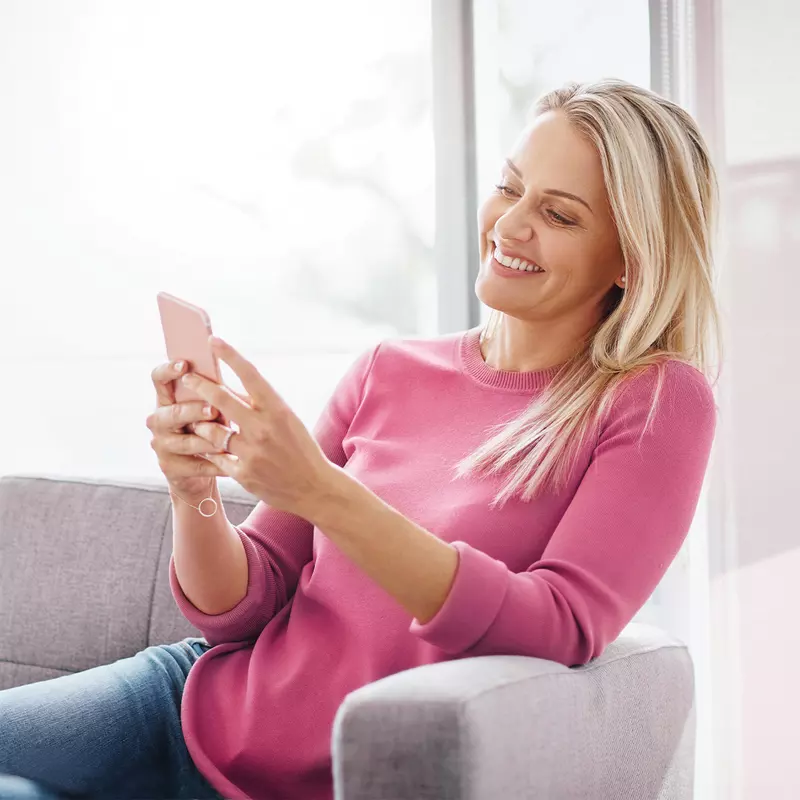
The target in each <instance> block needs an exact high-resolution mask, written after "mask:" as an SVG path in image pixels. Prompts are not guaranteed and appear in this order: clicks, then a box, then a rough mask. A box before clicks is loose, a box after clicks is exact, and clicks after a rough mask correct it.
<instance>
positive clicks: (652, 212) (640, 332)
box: [455, 78, 722, 506]
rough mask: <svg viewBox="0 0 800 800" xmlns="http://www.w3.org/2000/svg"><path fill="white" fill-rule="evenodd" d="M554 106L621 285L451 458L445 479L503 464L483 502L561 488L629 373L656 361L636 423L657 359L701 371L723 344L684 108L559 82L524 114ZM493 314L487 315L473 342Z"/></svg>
mask: <svg viewBox="0 0 800 800" xmlns="http://www.w3.org/2000/svg"><path fill="white" fill-rule="evenodd" d="M555 110H558V111H560V112H561V113H563V114H565V115H566V117H567V119H568V120H569V121H570V122H571V123H572V125H573V126H574V127H575V129H576V130H577V131H578V132H580V133H581V134H583V135H584V136H586V137H587V139H588V140H589V141H590V142H591V143H592V144H593V145H594V146H595V148H596V149H597V152H598V153H599V155H600V161H601V163H602V167H603V177H604V181H605V187H606V191H607V192H608V197H609V201H610V206H611V211H612V216H613V218H614V221H615V224H616V228H617V232H618V235H619V241H620V245H621V249H622V255H623V259H624V264H625V275H626V287H627V289H626V290H622V289H621V288H619V287H618V286H614V287H613V288H612V289H611V290H610V291H609V294H608V298H607V302H606V306H605V308H604V310H603V314H602V317H601V320H600V322H599V323H598V324H597V325H595V326H594V327H593V329H592V330H591V331H589V333H588V334H587V335H586V337H585V338H584V340H583V341H582V342H580V343H578V344H579V345H580V347H579V348H578V349H577V351H576V353H575V355H574V356H573V357H572V358H571V359H570V360H569V361H567V362H566V363H565V364H563V365H562V366H561V368H560V369H559V370H558V372H557V373H556V374H555V376H554V377H553V379H552V381H551V383H550V385H549V386H548V387H547V388H546V389H545V390H544V391H543V392H542V394H541V395H540V396H539V397H537V398H536V399H535V400H534V401H533V402H532V403H531V405H529V406H528V408H526V410H525V411H524V412H523V413H522V414H520V415H519V416H518V417H517V418H516V419H514V420H512V421H511V422H510V423H501V424H500V425H499V426H495V427H496V428H501V430H500V431H499V432H498V433H496V434H495V435H494V436H493V437H491V438H490V439H488V440H487V441H485V442H484V443H483V444H482V445H481V446H480V447H479V448H478V449H477V450H475V451H474V452H473V453H471V454H470V455H468V456H467V457H465V458H464V459H462V461H460V462H459V463H458V464H457V465H456V468H455V469H456V477H461V476H463V475H465V474H467V473H469V472H472V471H476V472H488V473H489V474H495V473H498V472H500V471H501V470H506V469H507V470H508V471H509V473H510V478H509V480H508V482H507V483H506V484H505V486H504V487H503V488H502V489H501V491H500V492H499V493H498V494H497V495H496V497H495V499H494V502H493V504H492V505H493V506H494V505H496V504H498V503H499V504H501V505H502V504H504V503H505V502H506V500H508V498H510V497H511V496H513V495H515V494H520V495H521V499H522V500H524V501H528V500H530V499H531V498H532V497H534V496H535V495H537V494H539V493H540V492H541V491H542V490H543V488H544V487H545V486H550V487H552V488H554V489H556V490H562V489H563V488H564V487H565V485H566V484H567V483H568V481H569V477H570V473H571V471H572V465H573V462H574V459H575V457H576V456H577V454H578V452H579V450H580V448H581V446H582V444H583V442H584V441H585V440H586V439H587V437H588V436H590V431H591V430H592V429H593V426H594V424H595V423H599V421H600V419H601V418H602V415H603V414H604V413H605V411H606V410H607V408H608V407H609V405H610V403H611V402H612V400H613V399H614V397H615V396H616V392H617V391H618V390H619V389H620V387H621V386H622V384H623V383H624V382H625V381H626V380H628V379H629V378H631V377H632V376H633V375H635V374H638V373H640V372H642V371H643V370H645V369H647V368H648V367H650V366H653V365H655V367H656V370H657V375H658V380H657V385H656V390H655V392H654V396H653V403H652V406H651V408H650V414H649V417H648V421H647V424H646V425H645V430H646V429H647V426H648V425H649V423H650V420H652V418H653V415H654V413H655V410H656V406H657V403H658V398H659V395H660V392H661V386H662V383H663V379H664V366H665V364H666V362H667V361H669V360H670V359H675V360H678V361H681V362H684V363H686V364H689V365H691V366H693V367H695V368H696V369H698V370H699V371H700V372H702V373H703V374H704V375H705V376H706V378H707V379H710V374H709V371H710V368H711V361H710V354H709V342H708V341H707V336H708V334H714V337H715V344H716V354H717V355H718V356H720V357H721V353H722V336H721V329H720V317H719V311H718V308H717V304H716V299H715V294H714V286H713V257H712V249H713V248H712V239H713V238H714V236H715V233H716V224H717V219H716V217H717V209H718V203H719V197H718V193H719V189H718V184H717V178H716V173H715V170H714V167H713V165H712V163H711V159H710V157H709V152H708V149H707V147H706V144H705V142H704V140H703V137H702V136H701V134H700V132H699V130H698V128H697V125H696V123H695V122H694V120H693V119H692V117H691V116H690V115H689V114H688V113H687V112H686V111H684V110H683V109H682V108H680V107H679V106H678V105H676V104H675V103H673V102H671V101H669V100H667V99H665V98H663V97H661V96H659V95H657V94H655V93H654V92H652V91H650V90H648V89H644V88H642V87H640V86H636V85H634V84H631V83H627V82H626V81H622V80H617V79H611V78H609V79H603V80H599V81H596V82H592V83H580V84H579V83H574V82H571V83H568V84H566V85H565V86H563V87H562V88H560V89H556V90H554V91H551V92H549V93H547V94H544V95H543V96H542V97H541V98H540V99H539V100H538V101H537V102H536V103H535V104H534V107H533V113H534V116H538V115H540V114H543V113H545V112H547V111H555ZM503 316H504V315H503V313H502V312H497V311H494V310H493V311H492V312H491V313H490V316H489V319H488V321H487V323H486V325H485V326H484V328H483V330H482V331H481V339H480V341H481V343H483V342H484V341H486V340H488V339H489V338H490V337H491V336H493V335H494V333H495V331H496V330H497V327H498V326H499V325H500V324H501V323H502V318H503ZM718 379H719V371H717V373H716V376H715V378H714V383H716V381H717V380H718ZM643 433H644V432H643Z"/></svg>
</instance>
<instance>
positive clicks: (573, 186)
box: [475, 111, 625, 335]
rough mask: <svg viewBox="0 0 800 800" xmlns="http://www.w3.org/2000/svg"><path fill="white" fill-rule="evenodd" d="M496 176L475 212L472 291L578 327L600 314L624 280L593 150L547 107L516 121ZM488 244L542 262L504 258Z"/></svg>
mask: <svg viewBox="0 0 800 800" xmlns="http://www.w3.org/2000/svg"><path fill="white" fill-rule="evenodd" d="M498 177H499V180H498V184H499V186H500V187H501V188H497V189H495V191H494V192H493V193H492V194H491V195H489V197H488V198H487V199H486V201H485V202H484V203H483V205H482V206H481V209H480V212H479V215H478V222H479V226H480V242H481V270H480V275H479V277H478V280H477V283H476V286H475V290H476V294H477V295H478V297H479V298H480V300H481V301H482V302H483V303H485V304H486V305H487V306H489V307H490V308H494V309H497V310H498V311H502V312H504V313H505V314H507V315H509V316H511V317H515V318H517V319H520V320H529V321H531V322H533V321H544V320H555V319H560V320H566V319H567V318H569V323H570V324H569V328H570V329H572V330H573V332H574V333H575V334H576V335H580V334H581V333H583V332H584V331H586V330H588V329H589V328H591V327H592V325H594V324H595V323H596V322H597V321H598V320H599V319H600V318H601V316H602V311H603V308H604V300H605V298H606V297H607V295H608V292H609V290H610V289H611V288H612V287H613V285H614V284H615V283H616V284H617V285H618V286H621V287H624V286H625V283H623V282H622V281H621V280H620V279H621V277H622V275H623V274H624V262H623V258H622V251H621V249H620V244H619V238H618V236H617V231H616V226H615V225H614V222H613V219H612V217H611V209H610V206H609V203H608V195H607V193H606V190H605V184H604V180H603V170H602V166H601V163H600V156H599V155H598V153H597V151H596V150H595V148H594V146H593V145H592V144H591V143H590V142H589V141H588V140H586V139H585V138H583V137H582V136H581V135H580V134H578V133H577V132H576V131H575V129H574V128H573V127H572V125H571V124H570V123H569V121H568V120H567V118H566V116H565V115H564V114H563V113H562V112H558V111H555V112H554V111H548V112H546V113H544V114H542V115H541V116H539V117H537V118H536V119H535V120H534V121H533V122H532V123H531V125H530V126H529V127H528V128H526V129H525V131H523V133H522V134H521V135H520V137H519V139H518V140H517V143H516V144H515V145H514V148H513V149H512V152H511V153H510V155H509V158H508V159H507V160H506V161H505V162H504V164H503V165H502V168H501V173H500V175H499V176H498ZM566 195H574V197H568V196H566ZM495 246H497V247H499V248H500V250H501V252H502V254H504V255H508V256H513V257H518V258H520V259H524V260H526V261H528V262H531V263H533V264H535V265H537V266H539V267H541V268H542V269H544V272H543V273H541V272H533V273H530V272H525V273H518V272H514V271H512V270H509V269H507V268H505V267H503V266H502V265H501V264H500V263H498V262H497V261H496V260H494V258H493V256H494V250H495Z"/></svg>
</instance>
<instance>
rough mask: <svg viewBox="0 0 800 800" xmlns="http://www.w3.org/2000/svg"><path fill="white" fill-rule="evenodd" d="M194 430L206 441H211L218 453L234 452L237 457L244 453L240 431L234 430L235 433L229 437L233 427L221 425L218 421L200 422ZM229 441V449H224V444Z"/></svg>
mask: <svg viewBox="0 0 800 800" xmlns="http://www.w3.org/2000/svg"><path fill="white" fill-rule="evenodd" d="M193 428H194V432H195V433H196V434H197V435H198V436H201V437H202V438H203V439H205V441H207V442H210V443H211V445H212V446H213V447H214V448H215V451H216V452H218V453H232V454H233V455H235V456H236V457H237V458H240V457H241V455H242V451H241V447H240V444H241V438H240V437H239V436H238V435H237V434H238V433H239V431H236V430H234V431H233V435H232V436H231V437H230V439H228V434H229V433H230V431H231V428H229V427H225V426H224V425H219V424H217V423H216V422H198V423H196V424H195V425H194V426H193ZM226 440H227V441H228V449H227V450H224V449H223V447H222V445H223V444H224V443H225V441H226Z"/></svg>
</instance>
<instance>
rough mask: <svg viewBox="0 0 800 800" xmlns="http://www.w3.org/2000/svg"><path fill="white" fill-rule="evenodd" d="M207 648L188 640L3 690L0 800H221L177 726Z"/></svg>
mask: <svg viewBox="0 0 800 800" xmlns="http://www.w3.org/2000/svg"><path fill="white" fill-rule="evenodd" d="M210 647H211V646H210V645H209V644H208V643H207V642H206V640H205V639H200V638H197V637H187V638H186V639H182V640H181V641H179V642H176V643H175V644H163V645H153V646H152V647H147V648H145V649H144V650H142V651H140V652H139V653H136V655H134V656H131V657H130V658H121V659H119V660H117V661H115V662H113V663H112V664H106V665H103V666H99V667H94V668H92V669H87V670H84V671H82V672H76V673H73V674H71V675H63V676H61V677H59V678H52V679H50V680H46V681H38V682H36V683H30V684H26V685H24V686H14V687H12V688H11V689H6V690H4V691H0V800H8V799H9V798H14V800H22V798H30V800H34V799H35V800H44V799H45V798H46V799H47V800H52V799H54V798H69V797H80V798H92V799H93V800H94V798H98V800H110V799H111V798H114V799H115V800H122V799H123V798H140V799H144V798H153V800H155V799H156V798H175V800H183V799H184V798H198V800H220V799H221V798H222V795H221V794H219V792H217V790H216V789H214V788H213V787H212V786H211V785H210V784H209V783H208V781H207V780H206V779H205V778H204V777H203V776H202V775H201V774H200V772H199V771H198V769H197V767H196V766H195V765H194V762H193V761H192V759H191V756H190V755H189V752H188V750H187V749H186V744H185V742H184V739H183V733H182V731H181V720H180V708H181V696H182V695H183V687H184V684H185V682H186V676H187V675H188V674H189V670H190V669H191V668H192V665H193V664H194V663H195V662H196V661H197V659H198V658H199V657H200V656H201V655H202V654H203V653H204V652H205V651H206V650H209V649H210Z"/></svg>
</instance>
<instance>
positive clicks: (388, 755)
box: [332, 623, 695, 800]
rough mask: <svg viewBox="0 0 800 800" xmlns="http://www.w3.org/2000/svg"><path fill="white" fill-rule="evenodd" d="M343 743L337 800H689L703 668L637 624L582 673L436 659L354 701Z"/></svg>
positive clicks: (507, 662) (544, 665)
mask: <svg viewBox="0 0 800 800" xmlns="http://www.w3.org/2000/svg"><path fill="white" fill-rule="evenodd" d="M332 739H333V741H332V755H333V775H334V787H335V797H336V800H382V799H383V798H386V799H387V800H388V799H389V798H391V800H446V799H447V800H487V799H488V798H504V800H514V799H515V798H520V799H522V798H526V799H527V798H542V799H543V800H559V799H560V798H581V799H582V800H595V799H596V800H608V798H612V797H636V798H641V799H642V800H650V798H653V799H657V800H677V799H678V798H681V799H683V798H691V797H692V789H693V785H692V784H693V777H694V739H695V709H694V673H693V668H692V661H691V658H690V656H689V653H688V650H687V648H686V646H685V645H684V644H683V643H682V642H680V641H679V640H676V639H674V638H673V637H670V636H668V635H667V634H666V633H664V632H663V631H661V630H659V629H658V628H655V627H653V626H650V625H643V624H640V623H631V624H630V625H629V626H628V627H627V628H626V629H625V630H624V631H623V633H622V634H621V635H620V636H619V638H618V639H617V640H616V641H615V642H613V643H612V644H611V645H609V646H608V647H607V648H606V651H605V652H604V653H603V655H602V656H601V657H600V658H597V659H595V660H594V661H591V662H589V663H588V664H586V665H585V666H581V667H573V668H568V667H565V666H563V665H561V664H557V663H555V662H552V661H546V660H543V659H538V658H528V657H525V656H480V657H475V658H462V659H456V660H452V661H444V662H439V663H435V664H427V665H424V666H420V667H416V668H414V669H409V670H405V671H403V672H399V673H396V674H394V675H390V676H388V677H386V678H383V679H381V680H378V681H376V682H374V683H371V684H368V685H366V686H363V687H361V688H359V689H358V690H356V691H354V692H351V693H350V694H349V695H348V696H347V697H346V698H345V700H344V702H343V703H342V705H341V706H340V708H339V710H338V712H337V714H336V718H335V719H334V726H333V735H332Z"/></svg>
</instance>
